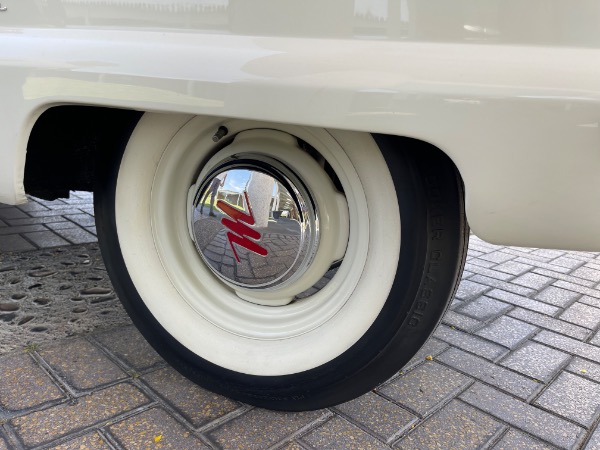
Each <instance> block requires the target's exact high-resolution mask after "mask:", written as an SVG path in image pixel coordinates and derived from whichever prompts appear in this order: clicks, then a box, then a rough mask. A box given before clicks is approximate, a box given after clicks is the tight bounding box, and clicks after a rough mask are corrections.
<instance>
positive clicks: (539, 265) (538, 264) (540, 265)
mask: <svg viewBox="0 0 600 450" xmlns="http://www.w3.org/2000/svg"><path fill="white" fill-rule="evenodd" d="M514 261H515V262H519V263H521V264H528V265H531V266H533V270H534V272H537V271H538V270H540V269H542V270H549V271H550V273H551V274H552V275H550V274H549V275H546V276H549V277H550V278H554V275H560V274H567V273H569V272H570V271H571V269H568V268H566V267H563V266H559V265H556V264H552V262H550V263H546V262H542V261H539V260H538V261H536V260H534V259H531V258H530V257H522V256H520V257H518V258H517V259H515V260H514ZM540 275H545V274H544V273H541V274H540Z"/></svg>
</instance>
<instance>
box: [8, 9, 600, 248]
mask: <svg viewBox="0 0 600 450" xmlns="http://www.w3.org/2000/svg"><path fill="white" fill-rule="evenodd" d="M1 8H2V9H4V8H6V10H4V11H1V12H0V99H1V103H0V202H3V203H9V204H18V203H22V202H25V201H26V196H25V190H24V184H23V179H24V169H25V158H26V151H27V142H28V139H29V136H30V132H31V130H32V127H33V126H34V124H35V122H36V119H37V118H38V117H39V116H40V115H41V114H42V113H43V112H44V111H45V110H47V109H48V108H50V107H53V106H57V105H92V106H109V107H116V108H127V109H135V110H139V111H153V112H177V113H186V114H194V115H195V114H202V115H209V116H218V117H234V118H240V119H256V120H263V121H276V122H279V123H286V124H295V125H311V126H319V127H326V128H333V129H344V130H357V131H365V132H371V133H374V132H375V133H385V134H391V135H399V136H406V137H411V138H416V139H420V140H423V141H426V142H429V143H431V144H433V145H435V146H437V147H439V148H440V149H441V150H442V151H444V152H445V153H446V154H447V155H449V156H450V158H451V159H452V160H453V161H454V163H455V164H456V166H457V167H458V169H459V171H460V174H461V176H462V178H463V181H464V184H465V190H466V208H467V217H468V220H469V224H470V226H471V228H472V229H473V230H474V232H475V233H476V234H478V235H479V236H481V237H482V238H484V239H486V240H489V241H492V242H498V243H503V244H511V245H525V246H535V247H553V248H559V247H560V248H568V249H585V250H600V233H598V230H599V229H600V208H599V207H598V205H600V128H599V125H598V124H599V122H600V50H599V46H600V27H599V26H598V24H599V23H600V6H599V5H598V2H596V1H593V0H584V1H581V2H579V3H578V4H577V6H576V7H574V6H573V5H572V4H570V3H569V2H560V1H546V2H515V1H509V0H506V1H501V0H496V1H489V2H485V3H482V2H478V1H474V0H462V1H455V2H445V1H429V2H418V1H416V0H354V1H350V0H328V1H326V2H321V1H316V0H310V1H305V2H292V1H288V0H272V1H270V0H257V1H248V2H242V1H234V0H196V1H192V0H143V1H141V0H118V1H117V0H103V1H99V0H55V1H52V0H3V1H2V4H1ZM67 125H68V124H67Z"/></svg>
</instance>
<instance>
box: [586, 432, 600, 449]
mask: <svg viewBox="0 0 600 450" xmlns="http://www.w3.org/2000/svg"><path fill="white" fill-rule="evenodd" d="M598 449H600V427H598V426H597V427H596V430H595V431H594V433H593V434H592V436H591V437H590V440H589V441H588V443H587V445H586V446H585V449H584V450H598Z"/></svg>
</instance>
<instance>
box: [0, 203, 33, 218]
mask: <svg viewBox="0 0 600 450" xmlns="http://www.w3.org/2000/svg"><path fill="white" fill-rule="evenodd" d="M28 217H29V215H27V214H25V213H24V212H23V211H21V210H20V209H19V208H17V207H16V206H9V207H8V208H2V209H0V219H2V220H10V219H26V218H28Z"/></svg>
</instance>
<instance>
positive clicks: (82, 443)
mask: <svg viewBox="0 0 600 450" xmlns="http://www.w3.org/2000/svg"><path fill="white" fill-rule="evenodd" d="M112 448H113V447H111V446H109V445H108V444H107V443H106V441H105V440H104V439H102V437H101V436H100V435H99V434H98V433H90V434H86V435H84V436H80V437H77V438H75V439H71V440H70V441H67V442H65V443H63V444H60V445H57V446H56V447H52V450H112Z"/></svg>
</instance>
